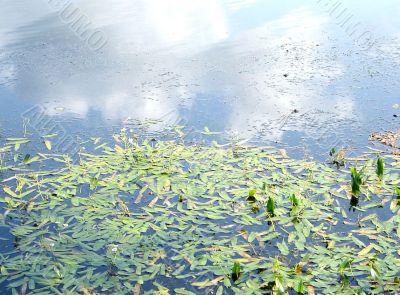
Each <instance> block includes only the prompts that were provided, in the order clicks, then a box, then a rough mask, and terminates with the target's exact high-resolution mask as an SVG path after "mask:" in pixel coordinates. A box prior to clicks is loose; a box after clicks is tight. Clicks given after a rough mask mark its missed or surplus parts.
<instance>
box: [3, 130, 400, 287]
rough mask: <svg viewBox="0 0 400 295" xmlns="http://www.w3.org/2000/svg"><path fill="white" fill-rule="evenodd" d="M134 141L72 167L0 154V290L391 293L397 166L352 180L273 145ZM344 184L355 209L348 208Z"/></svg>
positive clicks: (43, 157)
mask: <svg viewBox="0 0 400 295" xmlns="http://www.w3.org/2000/svg"><path fill="white" fill-rule="evenodd" d="M179 130H182V129H179ZM206 131H207V130H206ZM206 133H212V132H211V131H209V130H208V132H206ZM130 136H131V135H130V133H129V132H128V133H127V132H121V133H120V134H117V135H116V136H115V140H116V145H115V146H114V147H112V145H109V144H102V143H103V142H108V140H101V139H95V140H94V143H93V144H94V147H93V149H87V150H95V153H94V154H91V153H87V152H85V153H81V154H80V155H79V157H78V159H77V160H79V161H77V162H73V161H72V159H71V157H70V155H55V154H54V155H48V154H47V153H46V152H47V151H48V147H46V146H45V145H42V148H43V149H44V152H42V153H38V154H37V155H35V156H30V155H29V156H28V155H27V156H25V157H24V156H21V155H20V154H19V153H18V152H13V151H12V150H13V149H15V147H18V148H19V146H21V144H23V143H26V142H29V139H25V138H23V139H13V140H11V139H10V140H8V141H7V142H6V144H5V147H3V148H1V147H0V158H2V159H5V160H4V162H1V163H9V162H12V159H13V158H14V157H15V159H16V161H15V162H14V164H13V165H11V164H7V166H6V165H4V164H3V166H1V168H2V170H1V171H2V173H3V175H2V177H3V182H2V184H1V185H2V189H1V194H2V195H1V196H0V206H2V210H1V211H0V212H1V216H0V217H1V218H0V220H1V222H2V224H1V226H2V228H3V229H4V231H6V232H9V233H10V234H9V235H6V236H4V239H5V240H2V241H1V243H2V245H3V244H4V245H5V246H4V247H3V246H2V247H0V248H1V250H0V251H3V252H2V253H1V254H0V273H1V274H2V277H1V278H0V281H1V283H2V286H6V287H8V289H9V290H14V291H10V292H14V293H15V294H19V293H23V292H26V294H73V295H74V294H132V293H133V292H136V293H137V294H142V293H143V294H174V292H175V293H177V294H205V293H206V292H209V293H210V294H223V293H224V292H226V293H228V294H263V293H272V294H279V293H285V292H288V293H291V292H294V291H295V292H298V293H300V294H303V293H309V294H313V293H315V294H349V295H350V294H354V293H355V292H358V293H360V294H382V293H386V294H395V293H396V292H398V290H399V289H400V279H399V278H400V273H399V272H400V267H399V266H400V257H399V256H400V251H399V247H398V245H399V242H400V238H399V236H400V213H399V212H400V206H398V205H397V199H398V198H399V199H400V189H398V187H399V185H400V182H399V178H398V176H399V175H400V167H399V165H398V163H399V162H400V156H398V155H384V154H379V157H380V158H381V159H382V163H384V166H385V167H384V171H383V172H382V173H380V172H381V171H382V169H380V168H379V167H378V166H379V165H378V161H375V159H376V154H375V153H374V154H365V155H363V156H362V157H360V158H357V160H351V159H346V163H349V164H350V165H352V166H353V167H361V168H359V171H357V169H356V168H352V169H351V170H348V169H346V170H343V169H337V168H338V167H333V168H332V167H331V166H332V165H331V164H324V163H318V162H310V161H306V160H294V159H290V158H289V157H288V155H287V153H286V152H284V151H282V150H277V149H274V148H272V147H253V146H242V145H239V144H236V145H232V146H224V147H221V146H220V145H218V144H215V145H203V146H202V145H190V144H184V143H183V140H182V138H179V140H178V141H167V140H165V141H163V140H159V141H156V142H150V141H143V142H139V141H138V140H137V139H134V140H133V139H131V138H130ZM44 138H47V137H44ZM42 141H43V138H42ZM332 152H333V151H332ZM336 154H337V152H336V151H335V155H336ZM7 160H9V161H7ZM340 167H341V166H340ZM340 167H339V168H340ZM350 167H351V166H350ZM378 168H379V169H378ZM378 170H379V171H378ZM378 172H379V173H378ZM383 174H384V179H385V181H384V182H383V181H380V182H379V185H377V182H376V181H374V179H376V178H377V175H378V177H379V175H382V176H383ZM380 178H382V177H380ZM350 179H351V193H352V195H353V197H354V198H356V199H357V202H358V203H357V204H358V205H357V206H353V205H352V203H350V205H351V206H350V210H349V197H351V196H350V192H349V180H350ZM393 188H394V192H393ZM361 189H362V192H363V195H362V196H361ZM393 194H394V198H395V199H394V200H393ZM249 201H250V203H251V204H249ZM353 210H354V212H353ZM25 290H26V291H25Z"/></svg>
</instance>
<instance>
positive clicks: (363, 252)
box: [358, 244, 374, 256]
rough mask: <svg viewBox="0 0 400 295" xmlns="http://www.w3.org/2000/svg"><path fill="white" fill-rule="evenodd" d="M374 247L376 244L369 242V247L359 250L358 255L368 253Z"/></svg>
mask: <svg viewBox="0 0 400 295" xmlns="http://www.w3.org/2000/svg"><path fill="white" fill-rule="evenodd" d="M373 248H374V244H369V245H368V246H367V247H365V248H364V249H362V250H361V251H360V252H358V256H365V255H367V254H368V253H369V252H370V251H371V250H372V249H373Z"/></svg>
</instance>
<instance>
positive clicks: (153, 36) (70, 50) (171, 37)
mask: <svg viewBox="0 0 400 295" xmlns="http://www.w3.org/2000/svg"><path fill="white" fill-rule="evenodd" d="M227 2H229V3H230V5H227ZM26 3H27V5H31V6H32V5H33V4H28V2H26ZM29 3H30V2H29ZM229 3H228V4H229ZM240 4H242V7H247V8H248V7H251V6H252V5H257V4H256V1H252V0H247V1H239V0H235V1H233V0H231V1H215V0H191V1H186V0H171V1H164V0H136V1H128V0H119V1H115V3H113V4H112V5H111V4H110V3H105V2H99V1H94V0H90V1H77V5H78V6H79V7H80V8H81V9H82V10H83V11H84V12H85V13H87V14H88V16H89V17H90V18H91V20H92V22H93V25H94V26H96V27H99V28H101V29H102V30H104V31H105V32H106V33H107V35H108V39H109V44H108V46H107V47H106V48H105V52H104V53H98V54H97V53H93V52H90V51H88V49H87V48H84V44H80V43H79V40H75V39H73V35H72V36H68V38H65V39H63V38H61V39H60V38H59V36H56V35H59V34H60V31H59V30H60V27H57V29H54V27H52V26H49V27H42V26H43V24H42V23H41V24H38V23H35V22H34V21H36V20H37V16H35V18H34V19H29V18H27V19H26V20H25V21H26V25H30V26H32V27H34V26H37V28H38V30H36V31H35V30H32V35H31V36H30V37H31V38H33V39H35V40H36V41H37V42H38V43H40V42H43V40H45V41H46V42H47V46H42V47H40V46H39V45H37V44H35V45H34V46H33V48H31V49H28V48H29V46H30V45H29V44H28V43H26V44H25V45H21V44H20V45H19V46H20V47H18V46H17V47H12V46H11V47H10V48H11V49H9V50H11V51H13V50H15V51H16V52H14V53H18V50H22V51H24V54H25V56H24V57H20V58H19V59H16V60H15V62H16V63H17V66H16V67H17V68H18V69H19V72H18V69H14V70H16V71H17V73H16V74H15V75H16V76H17V79H18V80H19V81H18V83H17V90H16V91H20V92H21V93H22V94H23V95H24V96H27V95H29V97H30V98H32V99H34V100H35V101H37V102H44V101H49V103H48V106H49V110H50V111H51V110H52V109H53V108H55V107H58V106H60V105H61V106H63V107H65V108H66V110H67V111H69V112H72V113H74V114H77V115H80V116H81V117H86V116H87V115H88V113H89V112H90V111H91V110H95V111H99V112H100V113H101V114H102V116H103V118H104V119H110V120H112V121H113V122H121V121H122V120H124V119H126V118H127V117H130V118H141V119H143V118H161V117H163V116H164V115H165V114H171V113H172V114H174V115H173V116H172V117H173V118H178V117H179V116H181V114H180V113H179V108H184V109H186V110H190V109H191V108H195V106H196V100H197V99H198V97H199V95H202V96H203V97H204V96H207V97H208V98H207V99H209V104H210V106H211V107H210V109H207V110H205V113H204V116H205V117H207V112H214V113H217V114H218V112H219V110H218V109H213V108H212V104H213V102H212V100H213V96H214V95H216V94H218V95H221V94H222V95H223V96H224V102H225V103H226V104H227V105H229V107H230V115H229V116H228V118H221V120H222V119H223V120H225V122H224V126H225V129H232V130H235V131H236V132H238V133H239V134H241V135H242V136H244V137H251V136H253V135H254V134H255V132H257V130H261V129H264V131H265V132H266V133H267V137H268V136H269V137H270V138H276V139H279V138H280V137H281V136H282V131H281V130H280V126H279V124H280V123H279V122H280V121H279V120H280V118H282V116H285V115H287V114H289V113H290V112H291V111H292V110H293V109H298V110H300V112H305V111H308V110H310V109H315V108H319V107H320V108H324V109H329V110H332V112H333V113H334V114H335V115H336V116H338V117H339V118H343V119H346V118H350V117H354V113H353V110H354V98H353V97H352V94H351V92H350V91H348V90H346V89H340V91H338V93H337V94H332V95H330V97H329V99H326V97H324V95H325V94H326V90H327V88H329V87H330V86H331V85H332V84H334V83H335V82H336V81H338V80H339V79H340V78H341V77H342V76H343V75H344V72H345V71H346V66H347V65H344V64H342V63H341V62H340V60H339V59H338V58H337V56H335V53H334V51H333V52H332V51H331V50H330V48H328V47H325V46H323V44H325V43H327V42H326V41H327V36H326V32H324V28H325V27H326V25H327V23H328V22H329V19H328V17H327V16H326V15H325V14H323V13H322V14H321V13H320V14H318V13H315V11H314V10H312V9H311V8H310V7H309V6H304V7H300V8H293V9H288V10H287V11H286V13H284V14H281V15H278V16H276V17H268V18H269V20H268V21H265V22H264V23H257V24H254V25H252V26H250V28H246V29H243V30H241V31H240V30H239V31H235V32H233V30H232V29H231V27H232V26H237V23H236V21H237V19H235V18H230V16H229V15H230V14H229V9H231V10H236V9H238V8H240V7H241V6H240ZM34 5H36V4H34ZM298 6H299V5H294V7H298ZM259 13H263V12H259ZM48 16H49V15H48V12H46V13H44V14H43V18H44V19H46V17H48ZM53 21H54V20H53ZM249 21H250V20H249ZM21 22H23V21H22V20H21ZM20 25H21V23H19V26H20ZM6 26H11V25H10V23H9V22H7V23H6ZM13 30H14V33H15V34H17V33H18V32H19V29H18V28H15V27H14V28H12V27H9V28H8V30H7V31H9V32H12V31H13ZM46 30H47V31H46ZM61 33H62V32H61ZM41 34H42V35H41ZM21 36H23V37H24V38H26V34H23V35H21ZM49 36H50V38H49ZM52 37H54V41H53V39H52ZM74 40H75V41H74ZM21 42H22V44H24V40H21ZM1 46H3V47H4V48H7V44H3V45H2V44H0V48H1ZM24 46H25V47H24ZM43 55H45V56H46V59H45V62H42V63H37V59H38V57H39V56H40V57H41V56H43ZM24 64H28V66H29V67H33V68H34V71H32V72H29V71H26V69H24V68H23V65H24ZM286 74H287V75H288V76H287V77H284V75H286ZM10 75H11V74H10ZM55 113H56V112H54V111H53V114H55ZM169 118H171V115H169ZM268 132H269V133H268Z"/></svg>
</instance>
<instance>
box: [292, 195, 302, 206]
mask: <svg viewBox="0 0 400 295" xmlns="http://www.w3.org/2000/svg"><path fill="white" fill-rule="evenodd" d="M290 202H291V203H292V206H293V207H298V206H299V204H300V201H299V199H298V198H297V197H296V195H295V194H291V195H290Z"/></svg>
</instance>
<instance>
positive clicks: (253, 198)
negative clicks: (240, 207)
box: [247, 189, 257, 202]
mask: <svg viewBox="0 0 400 295" xmlns="http://www.w3.org/2000/svg"><path fill="white" fill-rule="evenodd" d="M256 193H257V190H255V189H252V190H249V196H248V197H247V201H249V202H256V201H257V199H256Z"/></svg>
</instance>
